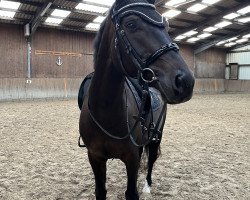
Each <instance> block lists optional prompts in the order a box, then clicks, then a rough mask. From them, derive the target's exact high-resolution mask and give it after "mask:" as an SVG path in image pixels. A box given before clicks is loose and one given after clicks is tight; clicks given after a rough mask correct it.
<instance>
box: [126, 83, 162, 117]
mask: <svg viewBox="0 0 250 200" xmlns="http://www.w3.org/2000/svg"><path fill="white" fill-rule="evenodd" d="M127 83H128V85H129V88H130V89H131V92H132V93H133V95H134V97H135V100H136V103H137V106H138V108H140V106H141V102H142V97H141V96H140V95H139V94H138V92H137V90H136V89H135V87H134V85H133V84H132V82H131V81H130V80H129V79H127ZM149 94H150V98H151V108H152V110H153V112H154V111H157V110H158V109H159V108H161V106H162V105H163V100H162V98H161V94H160V92H159V91H158V90H157V89H155V88H153V87H149Z"/></svg>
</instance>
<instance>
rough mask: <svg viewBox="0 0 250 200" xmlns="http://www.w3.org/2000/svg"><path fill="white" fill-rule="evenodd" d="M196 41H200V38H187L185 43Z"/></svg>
mask: <svg viewBox="0 0 250 200" xmlns="http://www.w3.org/2000/svg"><path fill="white" fill-rule="evenodd" d="M198 40H200V38H197V37H193V38H189V39H188V40H187V42H191V43H192V42H196V41H198Z"/></svg>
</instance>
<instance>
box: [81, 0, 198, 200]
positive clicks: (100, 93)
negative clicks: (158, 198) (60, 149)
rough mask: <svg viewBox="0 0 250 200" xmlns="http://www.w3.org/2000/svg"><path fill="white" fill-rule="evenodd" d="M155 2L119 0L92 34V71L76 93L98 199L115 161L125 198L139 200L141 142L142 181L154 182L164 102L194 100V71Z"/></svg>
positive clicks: (82, 130)
mask: <svg viewBox="0 0 250 200" xmlns="http://www.w3.org/2000/svg"><path fill="white" fill-rule="evenodd" d="M153 3H154V1H149V0H116V2H115V3H114V5H113V6H112V8H111V10H110V12H109V15H108V16H107V17H106V19H105V20H104V22H103V23H102V25H101V27H100V30H99V32H98V33H97V36H96V39H95V45H94V50H95V51H94V69H95V71H94V74H92V76H91V78H89V79H88V81H86V82H88V85H89V87H85V91H84V92H82V91H81V92H80V93H79V94H81V95H80V98H79V99H80V101H79V102H80V103H79V107H80V109H81V115H80V122H79V129H80V136H81V138H82V140H83V142H84V144H85V145H86V147H87V151H88V158H89V162H90V164H91V167H92V170H93V172H94V177H95V195H96V199H98V200H102V199H106V193H107V191H106V187H105V183H106V162H107V160H108V159H113V158H117V159H120V160H121V161H122V162H124V163H125V165H126V170H127V189H126V192H125V196H126V199H127V200H137V199H139V195H138V191H137V175H138V168H139V165H140V159H141V154H142V151H143V148H144V147H145V149H146V150H147V152H148V153H147V154H148V173H147V178H146V185H148V186H151V184H152V180H151V173H152V169H153V164H154V162H155V161H156V159H157V156H158V151H159V146H160V142H161V137H162V130H163V125H164V122H165V117H166V105H167V104H177V103H182V102H185V101H188V100H190V99H191V97H192V93H193V86H194V77H193V74H192V73H191V71H190V70H189V68H188V66H187V65H186V63H185V62H184V60H183V59H182V57H181V56H180V54H179V52H178V50H179V48H178V46H177V45H176V44H175V43H172V41H171V39H170V37H169V35H168V23H167V22H166V21H165V19H164V18H163V17H162V16H161V15H160V14H159V13H158V12H157V11H156V9H155V6H154V5H153ZM83 85H84V84H83ZM82 88H84V86H83V87H82ZM86 88H87V90H86ZM80 90H81V89H80ZM83 93H84V95H83ZM82 95H83V96H84V98H83V97H82ZM154 103H156V104H157V105H158V106H156V108H157V109H156V110H154V108H153V107H154V106H153V105H154ZM145 191H147V192H149V191H150V190H149V189H148V188H146V190H145Z"/></svg>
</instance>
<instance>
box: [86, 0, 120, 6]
mask: <svg viewBox="0 0 250 200" xmlns="http://www.w3.org/2000/svg"><path fill="white" fill-rule="evenodd" d="M84 2H85V3H88V2H91V3H96V4H99V5H105V6H112V5H113V3H114V2H115V0H105V1H100V0H85V1H84Z"/></svg>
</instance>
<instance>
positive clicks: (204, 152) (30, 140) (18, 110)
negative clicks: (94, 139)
mask: <svg viewBox="0 0 250 200" xmlns="http://www.w3.org/2000/svg"><path fill="white" fill-rule="evenodd" d="M78 118H79V110H78V108H77V102H76V101H75V100H64V101H59V100H54V101H51V100H48V101H26V102H1V103H0V138H1V143H0V199H3V200H5V199H9V200H22V199H25V200H26V199H27V200H30V199H48V200H60V199H70V200H71V199H83V200H85V199H87V200H88V199H91V200H92V199H94V179H93V174H92V171H91V169H90V165H89V163H88V159H87V154H86V150H85V149H80V148H79V147H78V146H77V139H78ZM107 168H108V172H107V178H108V179H107V190H108V199H110V200H117V199H118V200H120V199H124V191H125V188H126V172H125V167H124V165H123V163H122V162H120V161H119V160H110V161H109V162H108V167H107ZM144 178H145V175H144V173H143V170H141V171H140V175H139V179H138V180H139V181H138V188H139V191H140V193H141V190H142V187H143V181H144ZM141 199H149V200H150V199H157V200H160V199H185V200H186V199H190V200H198V199H206V200H207V199H213V200H214V199H219V200H222V199H240V200H249V199H250V94H220V95H195V96H194V98H193V99H192V100H191V101H189V102H188V103H185V104H180V105H175V106H169V111H168V117H167V123H166V125H165V129H164V138H163V141H162V155H161V157H160V158H159V159H158V160H157V162H156V165H155V169H154V174H153V187H152V194H151V196H144V197H143V196H142V197H141Z"/></svg>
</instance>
